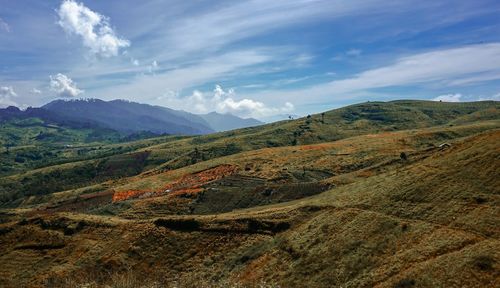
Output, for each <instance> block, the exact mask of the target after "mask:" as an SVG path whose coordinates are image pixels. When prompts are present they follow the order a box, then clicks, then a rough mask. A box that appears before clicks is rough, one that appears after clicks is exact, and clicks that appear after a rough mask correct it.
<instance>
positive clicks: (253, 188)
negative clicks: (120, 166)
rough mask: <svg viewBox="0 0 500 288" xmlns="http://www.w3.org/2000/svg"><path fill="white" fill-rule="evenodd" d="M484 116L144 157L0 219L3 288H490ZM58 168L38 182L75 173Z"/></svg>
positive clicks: (233, 134) (179, 146) (26, 201)
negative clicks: (127, 169) (121, 171)
mask: <svg viewBox="0 0 500 288" xmlns="http://www.w3.org/2000/svg"><path fill="white" fill-rule="evenodd" d="M403 103H406V102H403ZM391 105H392V104H391ZM405 105H406V104H405ZM412 105H413V104H412ZM425 105H430V104H425ZM425 105H424V106H425ZM453 105H454V104H453ZM492 105H493V107H491V105H490V106H487V107H482V106H481V107H480V108H477V107H476V108H474V109H475V110H474V109H473V110H471V111H468V112H467V113H466V114H465V115H459V116H457V117H455V116H453V117H451V116H449V117H448V116H447V117H448V118H446V119H444V120H442V121H441V120H439V121H441V122H439V121H437V120H435V119H440V118H439V117H445V116H443V114H446V113H447V112H446V111H448V110H444V111H445V112H446V113H445V112H442V113H441V114H439V117H437V116H436V117H434V118H432V119H434V120H435V121H437V122H432V121H430V120H429V119H427V118H425V116H423V115H422V114H418V113H417V112H415V111H416V110H411V109H410V108H411V107H410V108H408V109H410V111H407V112H408V113H409V114H408V115H406V116H405V114H397V115H398V118H397V119H396V120H397V121H396V120H394V122H391V123H390V125H389V126H383V125H378V124H377V125H373V124H370V123H371V122H369V121H368V120H367V119H371V118H370V117H368V118H366V117H365V118H363V117H361V119H359V120H356V121H354V122H352V123H351V122H349V123H350V124H349V125H348V126H346V127H347V128H346V129H345V130H343V131H341V132H339V131H340V129H341V125H340V120H338V119H337V118H336V117H337V115H338V113H340V112H341V113H344V112H345V109H344V110H341V109H340V112H339V111H337V110H334V112H329V113H327V115H326V116H325V119H323V120H319V119H320V118H319V117H318V115H313V116H312V120H309V121H310V122H309V124H308V125H307V126H304V125H305V124H304V123H305V121H308V120H307V119H299V120H295V121H285V122H282V123H277V124H270V125H269V126H264V128H258V127H257V128H249V129H244V130H241V131H240V130H237V131H230V132H224V133H219V134H215V135H208V136H201V137H195V138H185V139H179V140H175V141H172V142H167V143H162V144H154V145H151V146H148V147H140V148H139V149H138V150H136V151H135V152H131V153H137V152H141V151H142V152H144V151H147V152H148V153H149V154H148V155H149V157H148V158H147V160H146V164H145V168H144V170H143V171H142V172H141V173H138V174H136V175H132V176H125V177H120V178H113V179H107V180H104V181H101V182H99V181H96V182H89V183H87V184H88V185H83V186H82V187H75V188H72V189H68V190H63V191H56V192H54V193H48V194H46V195H34V196H29V197H25V198H23V199H22V202H21V204H20V205H18V206H16V207H6V208H4V209H3V210H1V211H0V212H1V213H2V214H1V219H2V221H1V222H0V247H1V248H2V249H1V253H0V286H2V287H399V288H402V287H498V285H499V284H500V265H499V263H500V205H499V204H500V172H499V171H500V118H499V113H498V109H497V108H496V106H498V104H496V103H493V104H492ZM453 107H455V106H453ZM453 107H451V108H450V107H447V109H455V108H453ZM456 107H459V106H456ZM460 107H462V106H460ZM386 108H387V107H386ZM412 109H413V108H412ZM440 109H441V108H440ZM443 109H444V108H443ZM335 111H336V112H335ZM370 111H371V110H370ZM370 111H368V112H366V113H368V115H373V113H375V112H373V111H371V112H370ZM377 111H379V110H377ZM381 111H382V112H380V111H379V112H380V113H381V114H380V115H386V116H387V115H389V116H391V115H393V114H391V113H392V112H391V111H392V110H390V109H389V110H387V109H385V108H384V109H382V110H381ZM379 112H377V113H379ZM370 113H371V114H370ZM377 115H379V114H377ZM394 115H396V114H394ZM410 116H411V117H413V118H411V117H410ZM377 117H378V116H377ZM405 117H408V119H410V118H411V119H419V121H416V122H415V123H416V124H415V123H414V124H412V125H409V124H408V122H405V121H406V120H405V119H406V118H405ZM434 120H433V121H434ZM445 120H446V121H445ZM328 121H331V123H332V124H331V125H329V124H328V123H329V122H328ZM370 121H371V120H370ZM391 121H392V120H391ZM398 121H399V122H398ZM325 122H326V123H325ZM431 122H432V123H431ZM301 125H302V127H303V128H304V127H309V128H308V129H302V128H300V126H301ZM346 125H347V124H346ZM394 126H400V128H398V129H395V128H394ZM374 127H375V128H374ZM280 129H282V130H280ZM300 129H302V130H304V131H303V132H301V133H302V134H300V135H297V134H298V133H295V134H293V132H291V131H298V130H300ZM276 130H278V132H276ZM302 130H301V131H302ZM284 131H288V132H290V133H288V132H287V133H288V134H287V133H285V132H284ZM274 133H276V135H278V134H279V135H281V136H275V137H274V136H272V135H274ZM280 133H281V134H280ZM263 135H264V136H263ZM289 135H292V136H290V137H293V135H295V136H297V139H298V140H297V143H294V145H291V144H289V143H290V139H289V138H288V137H289ZM307 135H309V136H307ZM318 137H319V138H321V139H319V138H318ZM270 140H272V141H274V142H275V144H276V145H274V144H273V145H267V146H264V147H262V146H261V144H262V143H265V141H270ZM231 143H233V144H234V143H236V144H235V145H237V147H238V149H237V151H236V150H234V151H233V150H231V151H232V152H231V153H229V152H228V153H225V154H226V155H213V154H210V153H212V151H217V147H222V146H224V145H225V146H230V145H232V144H231ZM280 143H281V144H283V143H285V144H286V145H285V144H283V145H281V144H280ZM443 143H446V144H447V145H443V146H441V147H440V145H441V144H443ZM278 144H280V145H278ZM273 146H277V147H273ZM214 147H215V148H214ZM194 148H196V150H194ZM212 148H213V149H215V150H211V149H212ZM231 149H232V148H231ZM233 152H234V153H233ZM401 153H404V156H403V155H402V154H401ZM159 159H163V160H162V161H160V160H159ZM88 161H91V160H88ZM63 165H66V166H57V167H47V168H43V169H48V170H50V169H56V170H57V169H62V168H64V169H66V168H68V167H71V166H72V165H73V166H75V165H76V166H77V165H79V164H78V163H68V164H63ZM26 173H28V174H27V175H32V174H33V173H35V172H34V171H28V172H26ZM30 173H31V174H30ZM41 173H42V174H43V171H42V172H41ZM9 177H10V179H21V178H22V177H26V174H19V175H13V176H9Z"/></svg>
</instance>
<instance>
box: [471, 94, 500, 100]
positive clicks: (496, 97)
mask: <svg viewBox="0 0 500 288" xmlns="http://www.w3.org/2000/svg"><path fill="white" fill-rule="evenodd" d="M477 101H500V93H497V94H495V95H491V96H489V97H479V98H478V99H477Z"/></svg>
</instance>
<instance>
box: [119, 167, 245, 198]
mask: <svg viewBox="0 0 500 288" xmlns="http://www.w3.org/2000/svg"><path fill="white" fill-rule="evenodd" d="M237 170H238V167H237V166H233V165H229V164H223V165H219V166H216V167H214V168H209V169H206V170H203V171H200V172H197V173H194V174H186V175H184V176H182V177H181V178H180V179H178V180H176V181H173V182H170V183H169V184H167V185H166V186H164V187H163V188H162V190H161V191H153V192H151V191H141V190H129V191H117V192H115V193H114V195H113V202H115V201H123V200H127V199H130V198H137V197H141V196H143V195H144V194H146V193H150V194H152V196H159V195H161V194H164V193H168V194H169V196H170V195H171V196H172V197H176V196H180V195H186V194H196V193H199V192H201V191H202V190H203V188H201V186H203V185H205V184H208V183H210V182H212V181H216V180H220V179H222V178H224V177H227V176H229V175H233V174H234V173H236V171H237Z"/></svg>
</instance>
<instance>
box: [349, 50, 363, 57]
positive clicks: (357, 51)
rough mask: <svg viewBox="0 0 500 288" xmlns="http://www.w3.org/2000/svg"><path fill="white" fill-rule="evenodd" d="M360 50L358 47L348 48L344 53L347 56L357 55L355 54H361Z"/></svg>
mask: <svg viewBox="0 0 500 288" xmlns="http://www.w3.org/2000/svg"><path fill="white" fill-rule="evenodd" d="M362 52H363V51H361V50H360V49H350V50H348V51H347V52H345V54H346V55H347V56H353V57H357V56H359V55H361V53H362Z"/></svg>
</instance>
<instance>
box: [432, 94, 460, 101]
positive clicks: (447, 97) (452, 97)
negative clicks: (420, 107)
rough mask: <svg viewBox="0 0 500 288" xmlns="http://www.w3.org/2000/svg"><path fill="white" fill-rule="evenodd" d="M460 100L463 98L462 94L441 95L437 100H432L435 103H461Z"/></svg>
mask: <svg viewBox="0 0 500 288" xmlns="http://www.w3.org/2000/svg"><path fill="white" fill-rule="evenodd" d="M460 98H462V94H460V93H456V94H444V95H439V96H437V97H436V98H434V99H432V100H434V101H443V102H460Z"/></svg>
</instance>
